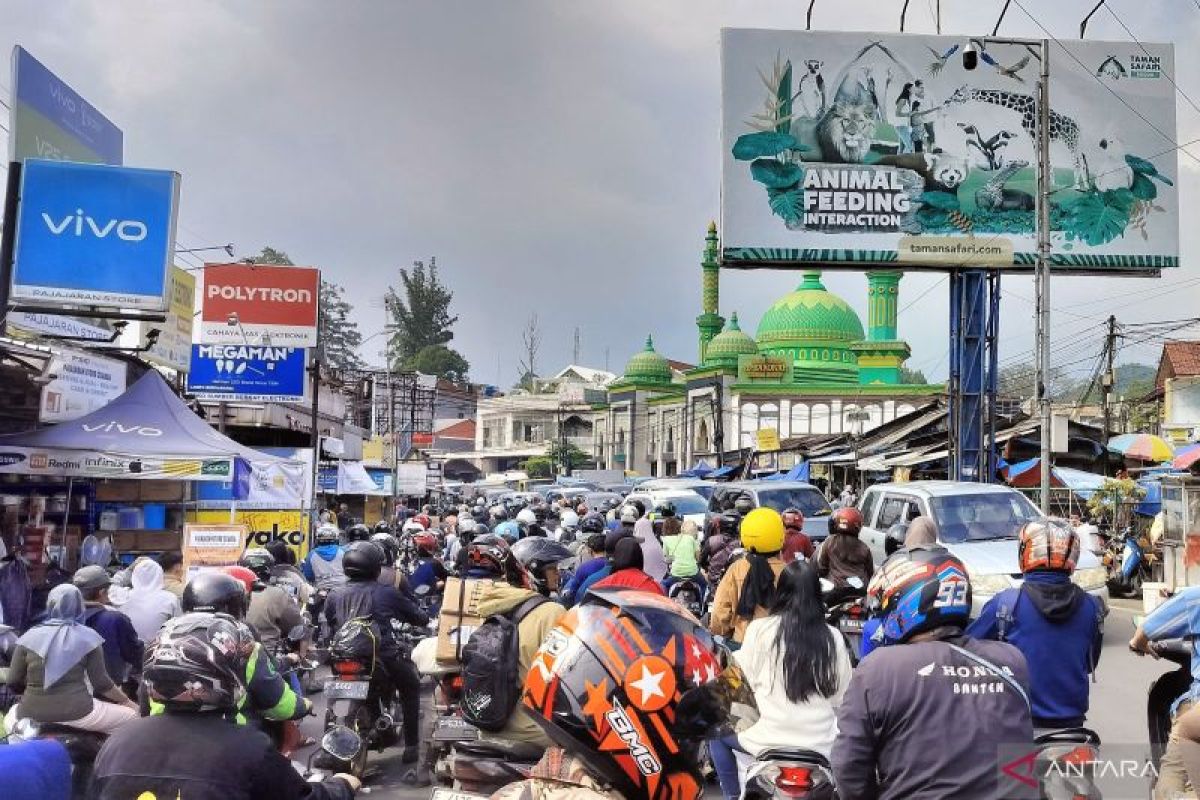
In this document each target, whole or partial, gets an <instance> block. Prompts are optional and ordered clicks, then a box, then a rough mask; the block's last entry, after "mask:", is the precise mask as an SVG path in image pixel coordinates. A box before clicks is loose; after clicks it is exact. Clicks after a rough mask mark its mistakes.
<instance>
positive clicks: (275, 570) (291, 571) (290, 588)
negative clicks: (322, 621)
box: [264, 539, 312, 608]
mask: <svg viewBox="0 0 1200 800" xmlns="http://www.w3.org/2000/svg"><path fill="white" fill-rule="evenodd" d="M264 549H265V550H266V551H267V552H268V553H270V554H271V556H272V557H274V559H275V566H273V567H271V583H273V584H275V585H276V586H279V587H282V588H283V589H284V590H285V591H286V592H288V593H289V594H291V595H292V597H294V598H296V602H297V603H299V604H300V607H301V608H304V607H305V606H306V605H308V596H309V594H310V593H311V591H312V586H310V585H309V583H308V581H306V580H305V579H304V573H303V572H301V571H300V568H299V567H297V566H296V551H295V550H293V549H292V548H290V547H288V545H287V543H286V542H283V541H280V540H279V539H275V540H273V541H271V542H269V543H268V544H267V545H266V547H265V548H264Z"/></svg>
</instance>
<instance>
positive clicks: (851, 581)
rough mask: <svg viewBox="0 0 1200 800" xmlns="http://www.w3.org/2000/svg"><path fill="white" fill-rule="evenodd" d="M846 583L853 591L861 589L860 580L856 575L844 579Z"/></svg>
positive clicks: (861, 583)
mask: <svg viewBox="0 0 1200 800" xmlns="http://www.w3.org/2000/svg"><path fill="white" fill-rule="evenodd" d="M846 583H847V584H848V585H849V586H851V587H852V588H855V589H861V588H863V582H862V578H860V577H858V576H857V575H851V576H850V577H849V578H846Z"/></svg>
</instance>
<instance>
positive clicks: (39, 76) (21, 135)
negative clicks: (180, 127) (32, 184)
mask: <svg viewBox="0 0 1200 800" xmlns="http://www.w3.org/2000/svg"><path fill="white" fill-rule="evenodd" d="M12 87H13V94H12V109H11V111H10V113H9V122H10V125H9V130H10V131H11V133H10V134H9V137H8V152H9V160H10V161H24V160H25V159H27V158H47V159H53V160H58V161H82V162H87V163H93V164H112V165H115V166H120V165H121V163H122V156H123V151H124V134H123V133H122V132H121V129H120V128H118V127H117V126H116V125H114V124H113V123H112V122H110V121H109V119H108V118H107V117H105V116H104V115H103V114H101V113H100V112H99V111H98V110H97V109H96V107H95V106H93V105H92V104H91V103H89V102H88V101H87V100H84V99H83V97H81V96H80V95H79V93H78V92H76V91H75V90H74V89H72V88H71V87H70V86H68V85H67V84H66V82H65V81H63V80H62V79H61V78H59V77H58V76H57V75H55V74H54V73H53V72H51V71H50V70H48V69H46V67H45V66H44V65H43V64H42V63H41V62H40V61H38V60H37V59H36V58H34V57H33V56H32V55H30V54H29V51H27V50H26V49H25V48H23V47H21V46H19V45H18V46H17V47H14V48H13V54H12Z"/></svg>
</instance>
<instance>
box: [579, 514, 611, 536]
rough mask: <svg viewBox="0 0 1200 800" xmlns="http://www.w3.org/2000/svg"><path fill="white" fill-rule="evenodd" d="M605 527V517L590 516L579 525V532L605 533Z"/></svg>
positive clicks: (598, 515)
mask: <svg viewBox="0 0 1200 800" xmlns="http://www.w3.org/2000/svg"><path fill="white" fill-rule="evenodd" d="M605 527H607V526H606V525H605V524H604V517H602V516H601V515H600V514H596V513H592V514H588V515H587V516H586V517H584V518H583V520H582V521H581V522H580V523H579V530H581V531H583V532H584V533H604V529H605Z"/></svg>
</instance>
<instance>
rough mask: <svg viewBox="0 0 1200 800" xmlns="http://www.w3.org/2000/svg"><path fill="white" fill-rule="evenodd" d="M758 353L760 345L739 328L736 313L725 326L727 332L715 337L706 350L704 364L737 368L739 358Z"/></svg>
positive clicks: (724, 331)
mask: <svg viewBox="0 0 1200 800" xmlns="http://www.w3.org/2000/svg"><path fill="white" fill-rule="evenodd" d="M757 353H758V345H756V344H755V343H754V340H753V339H751V338H750V337H749V336H748V335H747V334H746V333H745V332H744V331H742V329H741V327H739V326H738V318H737V312H736V311H735V312H733V316H731V317H730V318H729V322H728V323H727V324H726V325H725V330H723V331H721V332H720V333H718V334H717V335H716V336H714V337H713V338H712V341H711V342H709V343H708V346H707V347H705V348H704V364H705V366H708V365H715V366H730V367H736V366H737V363H738V356H743V355H749V356H752V355H755V354H757Z"/></svg>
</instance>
